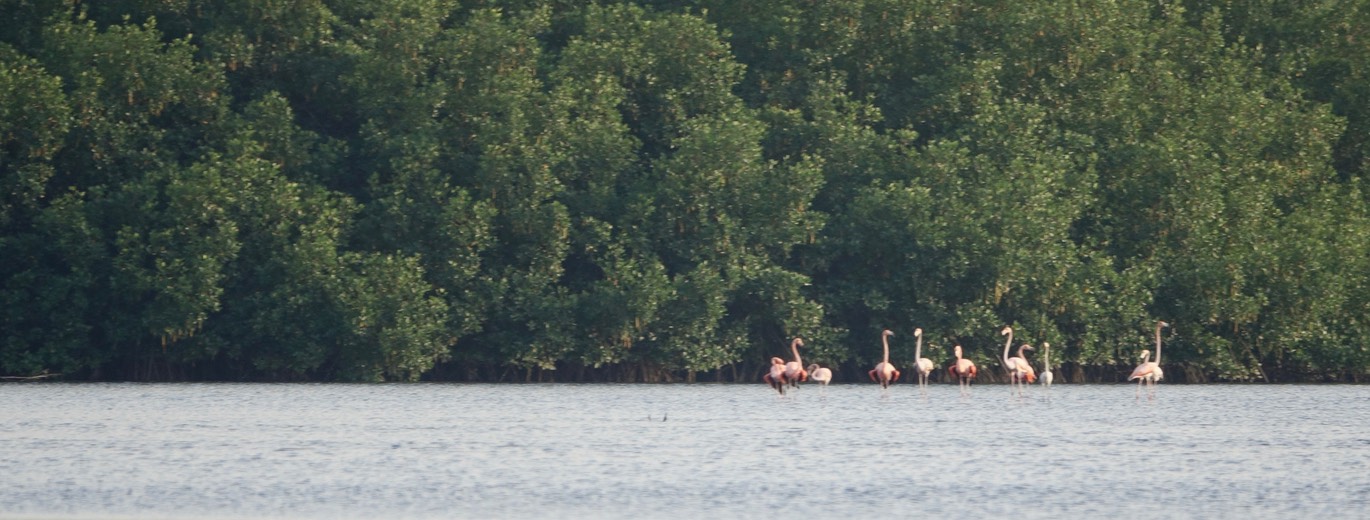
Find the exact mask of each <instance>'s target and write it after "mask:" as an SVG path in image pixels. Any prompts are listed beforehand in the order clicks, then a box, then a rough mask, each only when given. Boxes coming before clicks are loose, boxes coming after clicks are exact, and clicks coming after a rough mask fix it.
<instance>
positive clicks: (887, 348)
mask: <svg viewBox="0 0 1370 520" xmlns="http://www.w3.org/2000/svg"><path fill="white" fill-rule="evenodd" d="M880 343H882V344H884V345H885V364H886V365H888V364H889V363H890V335H889V334H881V335H880Z"/></svg>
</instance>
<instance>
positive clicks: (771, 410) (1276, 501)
mask: <svg viewBox="0 0 1370 520" xmlns="http://www.w3.org/2000/svg"><path fill="white" fill-rule="evenodd" d="M1368 397H1370V388H1367V387H1362V386H1208V385H1203V386H1200V385H1195V386H1186V385H1165V384H1162V385H1160V388H1159V391H1158V396H1157V399H1156V400H1155V401H1147V400H1145V399H1143V400H1142V401H1140V402H1138V401H1137V400H1136V399H1135V398H1134V390H1133V387H1131V386H1127V385H1088V386H1085V385H1057V386H1055V387H1053V388H1052V389H1051V390H1050V392H1049V393H1048V392H1044V391H1043V390H1042V389H1041V388H1040V387H1039V388H1034V389H1033V391H1032V393H1031V395H1030V396H1029V397H1028V398H1025V399H1015V398H1011V397H1010V396H1009V391H1008V388H1007V387H1006V386H1002V385H981V386H977V387H975V388H974V390H973V393H972V396H971V397H969V398H961V397H959V396H958V395H957V389H956V387H955V386H954V385H934V386H933V387H932V388H930V390H929V395H928V396H927V397H926V398H922V397H920V396H919V394H918V390H917V388H916V387H914V386H912V385H907V384H901V385H899V386H896V387H894V388H893V389H891V391H890V392H889V393H888V394H887V395H885V396H882V395H881V391H880V389H879V388H878V387H877V386H875V385H873V384H865V385H833V386H831V387H829V388H827V389H826V390H822V389H820V388H819V387H817V386H814V385H811V386H807V387H805V388H802V389H800V390H799V391H798V392H796V393H795V394H793V395H792V396H791V397H787V398H783V399H782V398H778V397H776V395H775V394H774V393H773V392H772V391H771V390H770V389H768V388H767V387H766V386H765V385H764V384H760V383H758V384H754V385H713V384H709V385H683V384H677V385H571V384H536V385H467V384H450V385H449V384H409V385H293V384H292V385H265V384H165V385H164V384H5V385H0V518H116V517H117V518H247V519H256V518H301V519H315V518H320V519H322V518H416V519H421V518H585V517H593V518H625V519H626V518H697V517H701V516H705V515H708V516H711V517H713V518H758V517H761V516H770V515H777V514H785V515H787V516H789V515H799V516H800V517H809V516H824V517H826V516H831V517H833V518H843V517H857V516H868V515H883V516H887V517H890V516H892V517H896V518H897V517H912V516H914V515H927V514H968V515H972V516H974V517H999V518H1003V517H1008V516H1009V515H1013V516H1015V517H1025V518H1045V517H1055V516H1061V515H1069V516H1070V517H1095V518H1097V517H1103V516H1105V515H1128V516H1137V515H1138V514H1139V513H1141V514H1142V515H1143V516H1160V515H1164V516H1167V517H1172V518H1269V517H1294V518H1313V517H1329V518H1356V517H1360V518H1364V517H1366V516H1367V515H1370V512H1367V511H1370V507H1367V506H1370V399H1367V398H1368Z"/></svg>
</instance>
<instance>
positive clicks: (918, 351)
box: [913, 328, 933, 395]
mask: <svg viewBox="0 0 1370 520" xmlns="http://www.w3.org/2000/svg"><path fill="white" fill-rule="evenodd" d="M913 337H914V338H915V340H916V341H915V343H916V346H914V348H913V359H915V360H916V361H914V366H913V367H914V371H915V372H918V391H919V393H922V394H923V395H927V393H928V375H929V374H932V370H933V364H932V360H931V359H928V358H925V357H923V329H921V328H918V329H913Z"/></svg>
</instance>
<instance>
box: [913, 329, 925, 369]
mask: <svg viewBox="0 0 1370 520" xmlns="http://www.w3.org/2000/svg"><path fill="white" fill-rule="evenodd" d="M920 359H923V335H922V334H919V335H918V341H915V342H914V346H913V360H914V362H917V361H918V360H920Z"/></svg>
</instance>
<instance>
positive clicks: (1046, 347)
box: [1042, 341, 1055, 389]
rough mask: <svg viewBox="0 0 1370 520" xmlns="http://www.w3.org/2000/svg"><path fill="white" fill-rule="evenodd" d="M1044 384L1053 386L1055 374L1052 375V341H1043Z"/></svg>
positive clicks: (1049, 386)
mask: <svg viewBox="0 0 1370 520" xmlns="http://www.w3.org/2000/svg"><path fill="white" fill-rule="evenodd" d="M1042 358H1043V361H1042V385H1043V386H1045V387H1047V388H1048V389H1050V388H1051V380H1052V379H1055V376H1052V375H1051V343H1047V342H1045V341H1043V342H1042Z"/></svg>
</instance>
